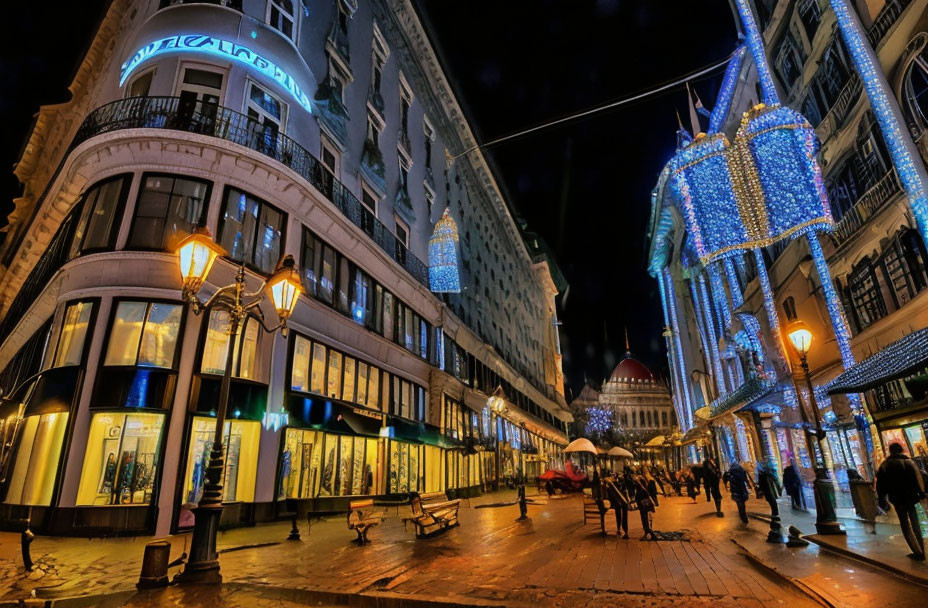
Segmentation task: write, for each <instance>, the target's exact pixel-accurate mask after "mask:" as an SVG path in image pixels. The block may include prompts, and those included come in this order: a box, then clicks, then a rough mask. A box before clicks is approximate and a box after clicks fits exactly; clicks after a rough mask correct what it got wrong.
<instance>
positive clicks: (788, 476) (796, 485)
mask: <svg viewBox="0 0 928 608" xmlns="http://www.w3.org/2000/svg"><path fill="white" fill-rule="evenodd" d="M783 488H784V489H785V490H786V493H787V494H789V498H790V502H791V506H792V507H793V508H794V509H797V510H799V511H805V510H806V500H805V497H804V496H803V495H802V478H801V477H799V468H798V467H797V466H796V461H795V460H790V462H789V466H787V467H786V469H785V470H784V471H783Z"/></svg>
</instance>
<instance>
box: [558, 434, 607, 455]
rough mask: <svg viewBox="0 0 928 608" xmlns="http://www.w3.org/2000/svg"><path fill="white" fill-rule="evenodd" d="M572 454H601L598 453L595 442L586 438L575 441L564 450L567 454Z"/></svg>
mask: <svg viewBox="0 0 928 608" xmlns="http://www.w3.org/2000/svg"><path fill="white" fill-rule="evenodd" d="M572 452H589V453H590V454H599V452H598V451H596V446H595V445H593V442H592V441H590V440H589V439H587V438H585V437H581V438H580V439H574V440H573V441H571V442H570V444H569V445H568V446H567V447H566V448H564V453H565V454H569V453H572Z"/></svg>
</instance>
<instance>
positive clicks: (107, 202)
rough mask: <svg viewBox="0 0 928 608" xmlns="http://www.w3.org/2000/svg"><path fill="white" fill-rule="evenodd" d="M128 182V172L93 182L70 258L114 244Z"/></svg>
mask: <svg viewBox="0 0 928 608" xmlns="http://www.w3.org/2000/svg"><path fill="white" fill-rule="evenodd" d="M131 182H132V176H131V175H122V176H119V177H116V178H113V179H109V180H106V181H104V182H100V183H98V184H95V185H94V186H92V187H91V188H90V189H89V190H88V191H87V192H86V193H85V194H84V198H83V202H82V205H83V207H82V209H81V216H80V219H79V220H78V224H77V228H76V229H75V231H74V240H73V241H72V242H71V253H70V257H72V258H73V257H76V256H78V255H80V254H84V253H89V252H93V251H105V250H109V249H113V247H115V246H116V233H117V232H118V231H119V223H120V218H121V217H122V210H123V207H124V206H125V202H126V198H127V197H128V196H129V185H130V183H131Z"/></svg>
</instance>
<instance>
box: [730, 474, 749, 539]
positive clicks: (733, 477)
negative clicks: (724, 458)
mask: <svg viewBox="0 0 928 608" xmlns="http://www.w3.org/2000/svg"><path fill="white" fill-rule="evenodd" d="M725 476H726V477H727V478H728V488H729V490H730V491H731V499H732V500H733V501H735V504H736V505H738V517H740V518H741V522H742V523H745V524H746V523H748V513H747V509H746V508H745V503H747V501H748V498H749V497H750V494H749V491H750V490H749V487H748V473H747V471H745V470H744V467H742V466H741V465H740V464H738V463H737V462H733V463H731V468H729V469H728V472H727V473H725Z"/></svg>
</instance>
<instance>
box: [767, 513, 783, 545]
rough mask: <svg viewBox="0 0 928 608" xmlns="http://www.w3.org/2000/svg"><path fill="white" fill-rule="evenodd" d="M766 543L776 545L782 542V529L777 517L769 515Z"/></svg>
mask: <svg viewBox="0 0 928 608" xmlns="http://www.w3.org/2000/svg"><path fill="white" fill-rule="evenodd" d="M767 542H768V543H777V544H779V543H782V542H783V527H782V526H781V525H780V516H779V515H771V517H770V531H769V532H767Z"/></svg>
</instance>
